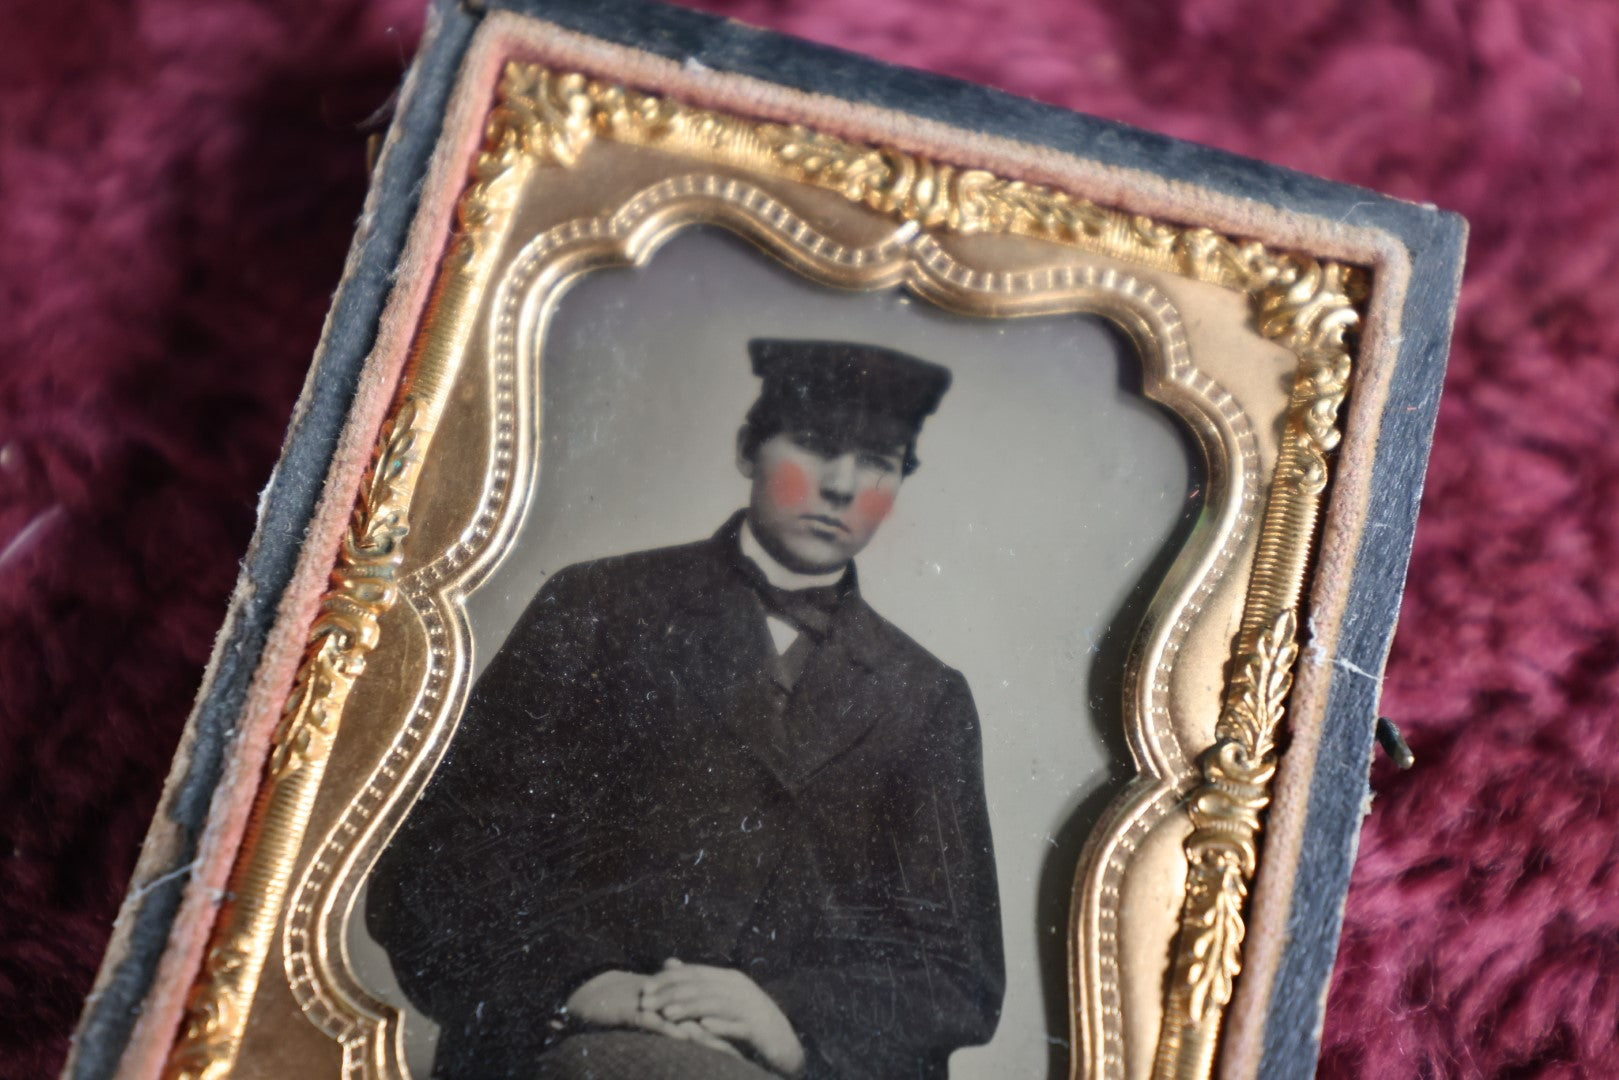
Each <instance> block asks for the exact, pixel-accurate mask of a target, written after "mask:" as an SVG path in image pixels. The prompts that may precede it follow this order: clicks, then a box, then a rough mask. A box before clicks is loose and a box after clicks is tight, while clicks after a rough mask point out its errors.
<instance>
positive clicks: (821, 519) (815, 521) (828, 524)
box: [803, 514, 849, 533]
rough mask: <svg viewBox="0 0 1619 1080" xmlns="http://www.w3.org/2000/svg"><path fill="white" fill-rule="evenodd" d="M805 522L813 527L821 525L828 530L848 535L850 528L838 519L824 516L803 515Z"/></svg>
mask: <svg viewBox="0 0 1619 1080" xmlns="http://www.w3.org/2000/svg"><path fill="white" fill-rule="evenodd" d="M803 520H805V521H807V522H809V523H810V524H812V525H820V526H822V527H824V528H827V529H835V530H837V531H838V532H840V533H847V532H848V531H849V526H847V525H845V524H844V523H843V522H841V521H839V520H838V519H837V518H834V517H826V516H825V515H824V514H805V515H803Z"/></svg>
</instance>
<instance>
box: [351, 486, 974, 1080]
mask: <svg viewBox="0 0 1619 1080" xmlns="http://www.w3.org/2000/svg"><path fill="white" fill-rule="evenodd" d="M739 521H740V517H738V518H734V519H732V521H731V522H730V523H729V524H728V525H727V526H726V528H724V529H722V530H721V531H720V534H719V535H717V536H716V537H714V538H713V539H711V540H708V541H704V542H702V543H697V544H691V545H687V546H683V547H675V548H666V549H661V550H657V551H649V552H642V553H639V554H634V555H626V556H622V557H618V558H610V559H603V560H600V561H596V562H590V563H582V564H579V565H576V566H571V567H568V568H567V569H565V570H562V571H560V572H558V573H557V574H556V575H555V576H553V577H552V578H551V579H550V580H549V581H548V582H547V583H546V585H545V587H544V588H543V589H541V591H540V592H539V594H538V595H537V596H536V597H535V599H534V600H533V602H532V603H531V604H530V605H529V607H528V610H527V611H526V612H525V613H524V615H523V617H522V619H521V620H520V621H519V623H518V624H517V627H516V629H514V630H513V631H512V634H511V636H510V637H509V638H508V639H507V641H506V643H505V645H504V646H503V647H502V648H501V650H500V652H499V653H498V655H496V657H495V658H494V660H493V661H492V662H491V664H490V666H489V668H488V670H487V671H486V672H485V673H484V674H483V676H482V677H481V678H480V679H479V680H478V683H477V685H476V687H475V688H474V689H473V692H472V694H471V698H470V700H469V701H468V703H467V707H466V710H465V713H464V715H463V718H462V720H461V726H460V728H459V730H458V731H457V733H456V735H455V738H454V740H453V741H452V743H451V746H450V749H449V752H448V754H447V756H446V757H445V759H444V761H443V763H442V764H441V765H440V767H439V769H438V771H437V772H436V773H435V775H434V776H433V779H432V781H431V782H430V784H429V785H428V788H427V790H426V792H425V793H424V795H423V797H422V799H421V801H420V802H419V803H418V804H417V806H416V807H415V808H413V809H412V811H411V812H410V814H409V816H408V817H407V818H406V820H405V823H404V825H403V827H402V828H401V830H400V832H399V834H398V835H397V837H396V838H395V839H394V840H393V842H392V843H391V844H390V845H389V847H388V849H387V850H386V851H385V852H384V854H383V856H382V858H381V860H380V861H379V863H378V865H377V868H376V870H375V872H374V873H373V874H372V876H371V880H370V893H369V902H368V906H367V919H368V925H369V927H370V929H371V932H372V934H373V935H374V936H375V937H376V939H377V940H378V941H379V942H380V943H381V944H382V945H383V947H384V948H386V949H387V951H388V953H389V955H390V957H391V958H392V961H393V966H394V970H395V972H396V974H397V976H398V978H399V982H400V984H401V985H402V986H403V988H404V990H405V992H406V994H407V995H409V997H410V999H411V1000H412V1001H413V1002H414V1003H416V1005H417V1006H418V1007H420V1008H421V1009H422V1011H424V1012H425V1013H427V1015H429V1016H431V1017H432V1018H433V1019H434V1020H436V1021H437V1022H438V1023H439V1024H440V1025H442V1028H443V1031H442V1035H441V1037H440V1043H439V1050H438V1056H437V1059H436V1062H435V1068H434V1075H435V1076H438V1077H455V1078H462V1077H474V1076H476V1077H490V1076H504V1075H522V1074H523V1073H524V1072H525V1071H526V1069H527V1065H528V1063H531V1062H532V1061H533V1060H534V1058H535V1057H536V1056H537V1055H538V1054H539V1053H540V1052H542V1051H543V1049H544V1048H545V1047H546V1045H548V1043H549V1041H551V1040H552V1039H554V1038H555V1025H554V1024H553V1023H552V1020H553V1018H554V1017H555V1016H556V1015H557V1012H558V1010H559V1009H560V1007H561V1005H562V1003H563V1002H564V1001H566V999H567V998H568V996H569V995H570V994H571V993H572V992H573V990H574V989H575V988H577V987H578V986H579V985H580V984H582V983H583V982H585V981H586V980H587V979H589V978H590V977H591V976H593V975H595V974H597V973H599V972H602V971H606V970H610V969H622V970H629V971H641V972H652V971H656V970H657V969H658V968H659V967H661V966H662V964H663V962H664V961H665V960H666V959H667V958H669V957H678V958H679V959H681V960H683V961H685V962H688V963H705V964H713V965H716V966H721V967H732V968H737V969H740V970H742V971H743V972H745V973H746V974H748V975H749V976H750V977H752V978H753V980H754V981H755V982H756V983H758V984H759V985H760V986H761V987H762V988H763V989H764V990H765V991H766V992H767V993H768V994H770V996H771V997H772V998H773V999H774V1000H775V1001H776V1002H777V1004H778V1005H779V1006H780V1007H781V1009H782V1011H783V1012H784V1013H785V1014H786V1015H787V1017H788V1019H789V1020H790V1021H791V1022H792V1024H793V1026H794V1029H795V1030H796V1031H797V1032H798V1033H799V1036H800V1038H801V1040H802V1041H803V1043H804V1047H805V1050H806V1053H807V1056H808V1060H809V1065H808V1069H807V1072H808V1075H809V1076H811V1077H837V1078H845V1080H855V1078H868V1077H869V1078H873V1080H877V1078H881V1080H894V1078H924V1077H926V1078H936V1077H943V1076H944V1075H945V1066H946V1062H947V1059H948V1057H949V1055H950V1052H951V1051H952V1050H955V1049H956V1048H958V1047H961V1046H967V1045H971V1044H975V1043H981V1042H984V1041H987V1040H988V1039H989V1037H990V1036H991V1035H992V1034H993V1033H994V1030H995V1024H996V1021H997V1019H998V1018H999V1013H1000V1004H1001V996H1002V992H1003V990H1004V985H1005V975H1004V966H1003V961H1002V954H1001V923H1000V911H999V898H998V892H997V887H996V879H995V862H994V855H993V852H992V849H991V844H990V833H989V821H988V816H987V814H986V811H985V805H984V788H983V766H982V747H981V744H980V736H979V729H978V716H977V713H976V711H975V710H974V708H973V703H972V697H971V694H970V693H969V691H968V689H967V684H966V681H965V680H964V679H963V678H962V676H961V674H960V673H959V672H956V671H954V670H952V669H950V668H948V667H946V666H944V665H943V664H941V663H940V662H939V661H938V660H936V659H935V658H934V657H933V656H932V655H931V654H930V653H928V652H927V651H926V650H925V649H923V648H922V647H921V646H919V645H917V644H916V643H915V642H913V641H912V640H911V639H910V638H908V637H906V636H905V635H904V634H903V633H901V632H900V631H899V630H897V629H896V628H895V627H894V626H893V625H891V624H890V623H888V622H887V621H885V620H884V619H883V618H881V617H880V616H879V615H877V614H876V613H875V612H874V611H872V609H871V608H870V607H869V606H868V605H867V604H866V603H865V601H864V600H862V599H861V598H860V596H859V593H858V589H854V588H852V587H851V588H850V590H849V591H848V593H846V595H845V596H844V598H843V599H842V601H841V603H840V604H839V606H838V608H837V610H836V614H835V616H834V619H833V623H832V628H831V630H830V631H829V632H828V634H827V636H826V639H825V640H824V641H823V642H822V643H821V644H820V646H819V647H818V648H817V649H816V651H815V652H814V653H813V654H812V656H811V657H810V659H809V661H808V664H807V666H806V668H805V670H804V673H803V675H802V677H801V678H800V680H799V681H798V683H797V685H796V688H795V689H794V691H793V693H792V695H791V697H790V699H788V703H787V706H786V709H785V714H784V715H783V714H782V712H781V710H780V709H779V708H778V709H777V715H778V716H780V717H781V722H780V723H778V724H774V725H772V724H765V723H761V722H760V720H759V718H760V717H761V716H764V715H765V714H766V713H767V712H768V704H767V703H766V702H764V701H763V699H762V697H761V695H762V694H765V693H767V692H778V693H779V691H772V690H771V689H770V688H769V686H768V685H767V684H766V683H765V682H764V680H763V679H762V677H761V672H762V671H764V670H765V669H766V665H767V664H768V662H769V661H768V657H770V656H771V655H773V654H772V653H770V652H769V651H767V650H769V649H770V645H769V638H768V630H767V627H766V623H765V617H764V613H763V608H762V607H761V605H760V603H759V601H758V599H757V597H756V595H755V594H754V592H753V591H752V590H751V589H750V587H749V586H748V585H747V583H746V582H745V581H744V579H743V578H742V576H741V575H740V574H739V573H738V571H737V570H736V567H735V560H736V559H737V558H738V557H739V556H738V555H736V554H735V552H736V527H737V524H738V522H739ZM851 581H852V578H851ZM771 731H774V732H775V734H774V736H771V735H770V734H769V732H771Z"/></svg>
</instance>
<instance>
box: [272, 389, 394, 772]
mask: <svg viewBox="0 0 1619 1080" xmlns="http://www.w3.org/2000/svg"><path fill="white" fill-rule="evenodd" d="M417 414H418V409H417V405H416V403H415V402H414V401H413V400H411V399H408V398H407V399H406V400H405V402H404V403H403V404H402V405H401V406H400V407H399V411H398V413H396V414H395V416H394V417H393V419H392V420H390V421H389V422H388V424H387V425H386V426H385V427H384V428H383V432H382V437H381V439H380V441H379V446H378V451H377V456H376V459H375V461H374V462H373V464H372V467H371V470H370V472H369V474H368V476H367V478H366V482H365V488H364V490H363V493H362V495H361V497H360V499H359V500H358V502H357V503H356V505H355V508H354V517H353V521H352V523H351V525H350V527H349V531H348V534H347V535H346V536H345V537H344V538H343V550H342V553H341V554H340V555H339V556H338V562H337V566H336V567H335V568H334V569H333V570H332V577H331V587H330V588H329V589H328V590H327V593H326V595H325V596H324V597H323V598H322V599H321V610H320V615H319V616H317V617H316V619H315V623H314V625H313V626H312V627H311V628H310V632H309V647H308V649H307V651H306V653H305V659H304V663H303V666H302V668H301V669H300V670H299V672H298V678H297V681H296V682H295V683H294V684H293V689H292V693H291V695H290V696H289V697H288V698H287V704H286V707H285V709H284V710H283V712H282V720H281V725H280V727H279V728H278V730H277V732H276V736H275V739H274V744H273V745H274V749H273V751H272V752H271V756H270V774H271V775H272V776H273V777H275V778H276V779H278V780H279V779H283V778H285V777H287V776H288V775H290V774H291V773H293V772H295V771H297V770H298V769H300V768H302V767H303V766H304V765H305V764H307V763H308V762H310V761H314V760H320V759H324V758H325V756H326V755H327V754H328V753H329V752H330V750H331V740H332V736H333V735H334V734H336V717H337V716H338V715H340V714H341V712H342V708H343V703H344V701H345V700H346V699H347V697H348V690H349V687H350V686H351V685H352V684H353V682H354V680H355V679H356V678H358V677H359V676H360V673H361V672H363V671H364V670H365V659H366V655H367V654H368V653H370V652H371V650H372V649H373V648H375V647H376V644H377V623H378V620H379V619H380V618H381V617H382V614H383V613H384V612H386V611H387V610H388V609H389V608H391V607H392V606H393V604H394V601H395V600H396V599H397V598H398V596H399V586H398V583H397V580H396V579H397V571H398V567H399V562H400V560H401V558H402V552H401V550H400V542H401V541H402V540H403V539H404V538H405V534H406V533H408V532H409V531H410V526H409V523H408V522H407V521H406V517H405V503H406V499H407V497H408V492H407V491H405V490H404V489H403V488H402V486H401V485H400V483H399V481H400V478H401V475H402V474H403V473H404V472H405V470H406V469H407V468H408V467H409V466H410V465H411V464H412V463H413V462H414V460H415V456H414V450H415V447H416V439H417V431H416V427H415V425H416V419H417Z"/></svg>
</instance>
